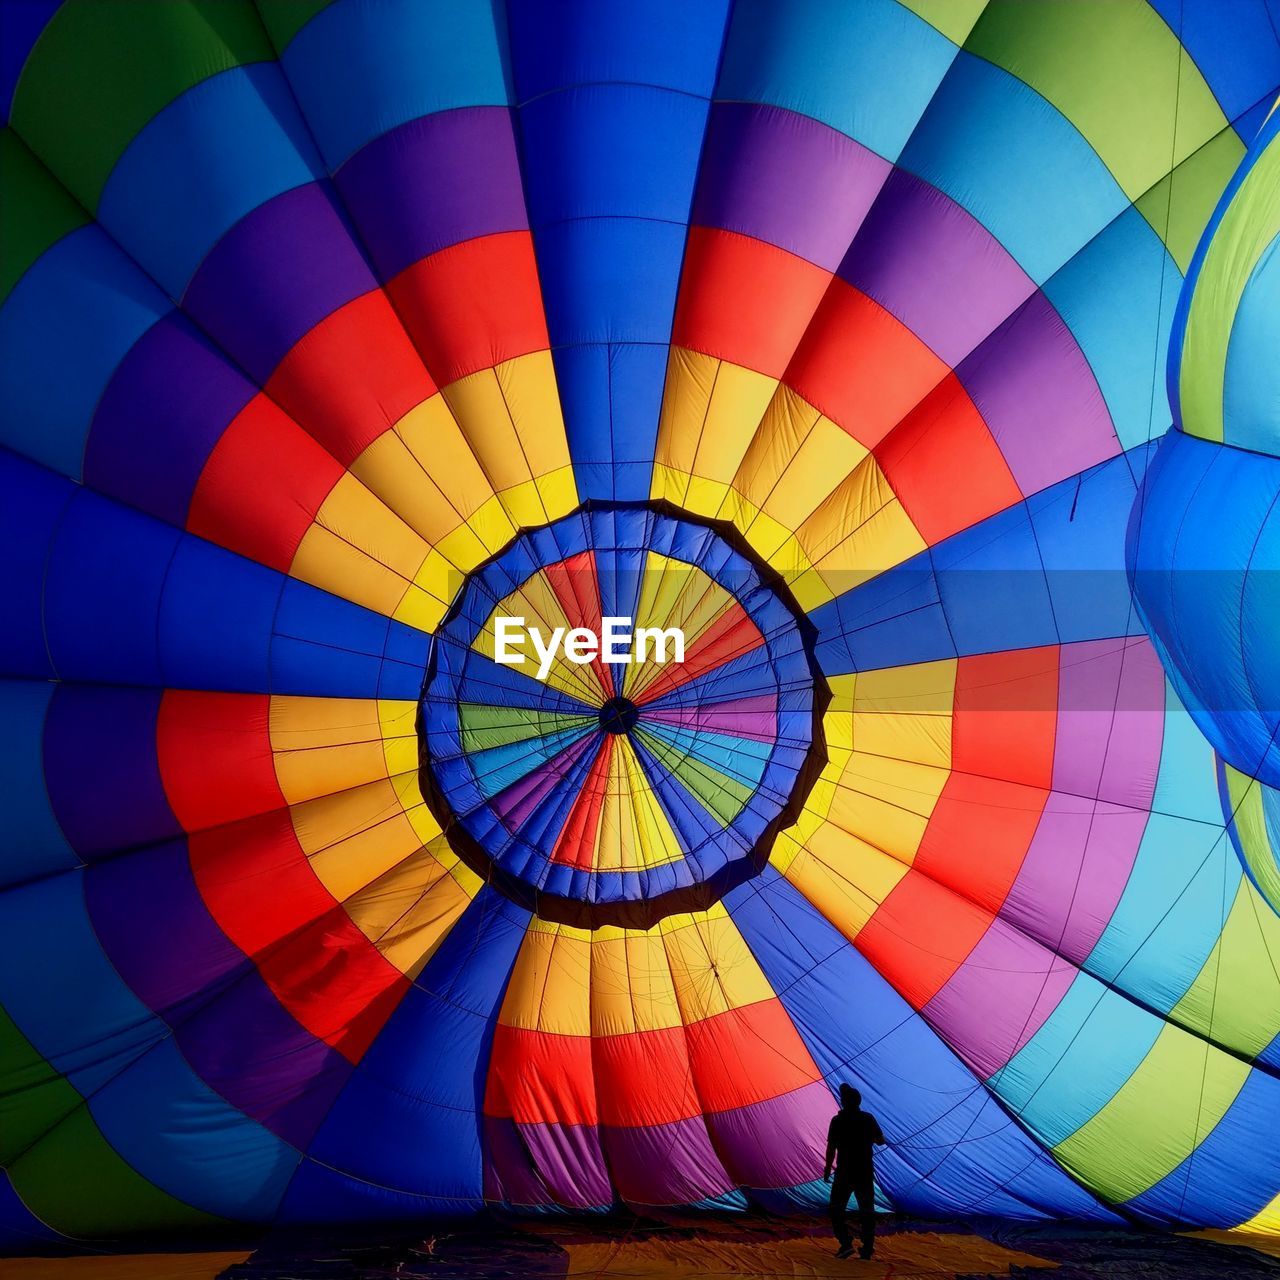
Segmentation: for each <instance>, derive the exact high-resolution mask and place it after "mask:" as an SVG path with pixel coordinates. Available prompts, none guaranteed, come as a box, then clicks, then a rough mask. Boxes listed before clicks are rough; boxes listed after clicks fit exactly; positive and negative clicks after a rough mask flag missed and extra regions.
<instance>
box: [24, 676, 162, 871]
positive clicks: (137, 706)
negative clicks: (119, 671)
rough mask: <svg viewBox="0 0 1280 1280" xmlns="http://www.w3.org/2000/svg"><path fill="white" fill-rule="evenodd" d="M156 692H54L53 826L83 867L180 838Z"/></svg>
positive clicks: (49, 747)
mask: <svg viewBox="0 0 1280 1280" xmlns="http://www.w3.org/2000/svg"><path fill="white" fill-rule="evenodd" d="M160 696H161V695H160V692H159V691H158V690H152V689H118V688H110V687H106V686H99V685H68V684H64V685H59V686H58V688H57V690H56V692H55V693H54V695H53V698H52V700H51V701H50V703H49V710H48V713H47V715H46V718H45V729H44V776H45V784H46V786H47V787H48V790H49V801H50V804H51V806H52V808H53V812H54V815H55V816H56V818H57V819H58V825H59V826H60V827H61V828H62V830H63V833H64V834H65V835H66V837H67V841H68V843H69V844H70V845H71V847H72V848H73V849H74V850H75V851H76V852H77V853H78V854H79V855H80V856H81V857H82V858H85V859H93V858H99V857H104V856H106V855H109V854H111V853H115V852H116V851H118V850H120V849H128V848H130V847H132V846H134V845H139V844H151V843H154V842H156V841H159V840H169V839H172V838H173V837H174V836H177V835H180V834H181V833H182V826H181V824H180V823H179V822H178V820H177V818H176V817H174V815H173V811H172V810H171V809H170V808H169V802H168V800H167V799H166V797H165V793H164V786H163V784H162V783H161V780H160V766H159V764H158V762H157V760H156V716H157V714H158V713H159V710H160Z"/></svg>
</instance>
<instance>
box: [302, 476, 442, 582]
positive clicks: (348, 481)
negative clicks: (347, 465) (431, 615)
mask: <svg viewBox="0 0 1280 1280" xmlns="http://www.w3.org/2000/svg"><path fill="white" fill-rule="evenodd" d="M315 523H316V524H318V525H319V526H320V527H321V528H323V529H328V530H329V532H330V533H332V534H335V535H336V536H337V537H339V538H341V539H342V540H343V542H349V543H350V544H351V545H352V546H353V547H356V548H357V549H358V550H360V551H361V552H363V553H364V554H365V555H366V556H368V557H370V559H372V560H376V561H377V562H378V564H382V565H386V567H387V568H388V569H390V570H392V572H393V573H395V574H396V575H397V576H398V577H400V578H403V579H404V580H405V582H406V584H407V583H410V582H412V581H413V579H414V577H415V576H416V575H417V572H418V570H419V569H420V568H421V567H422V562H423V560H425V559H426V557H427V551H428V550H429V547H428V546H427V543H426V542H425V541H424V540H423V538H422V537H421V536H420V535H418V534H417V533H415V532H414V531H413V530H412V529H411V528H410V527H409V526H408V525H407V524H405V522H404V521H403V520H401V519H400V517H399V516H398V515H396V513H395V512H394V511H392V510H391V509H390V508H389V507H387V506H386V505H385V504H384V503H383V502H382V501H381V499H379V498H378V497H377V495H375V494H374V493H372V492H371V491H370V490H369V489H367V488H365V486H364V485H363V484H361V483H360V481H359V480H357V479H356V477H355V476H354V475H352V474H351V473H350V472H348V473H347V474H346V475H344V476H343V477H342V479H341V480H339V481H338V483H337V484H335V485H334V486H333V488H332V489H330V490H329V495H328V497H326V498H325V500H324V501H323V502H322V503H321V504H320V510H319V511H317V512H316V518H315Z"/></svg>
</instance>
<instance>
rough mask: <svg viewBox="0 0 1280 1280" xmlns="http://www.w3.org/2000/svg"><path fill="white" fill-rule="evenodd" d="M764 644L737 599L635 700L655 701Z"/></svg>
mask: <svg viewBox="0 0 1280 1280" xmlns="http://www.w3.org/2000/svg"><path fill="white" fill-rule="evenodd" d="M763 643H764V637H763V636H762V635H761V634H760V628H759V627H757V626H756V624H755V623H754V622H752V621H751V618H750V615H749V614H748V613H747V611H746V610H745V609H744V608H743V607H742V606H741V605H740V604H737V603H736V602H735V603H734V604H732V605H731V606H730V607H729V608H728V609H726V610H725V611H724V612H723V613H722V614H721V615H720V616H719V617H718V618H717V619H716V620H715V621H714V622H713V623H712V624H711V625H710V626H709V627H708V628H707V629H706V630H705V631H704V632H702V634H701V635H699V636H695V637H694V639H693V640H692V641H690V642H689V643H688V644H687V645H686V646H685V654H684V661H683V662H678V663H676V662H673V663H669V664H668V665H667V666H665V667H664V668H663V669H662V670H661V671H660V672H659V673H658V674H657V675H656V676H655V677H654V678H653V681H652V682H651V683H650V684H649V685H648V686H647V687H646V688H644V689H643V690H642V691H641V693H640V696H639V697H638V698H637V699H636V702H637V703H638V704H643V703H646V702H652V701H653V700H654V699H655V698H660V697H662V695H663V694H665V693H670V692H671V691H672V690H673V689H677V688H679V687H680V685H682V684H687V683H688V682H689V681H690V680H694V679H696V678H697V677H698V676H700V675H702V674H703V673H704V672H707V671H711V670H712V669H713V668H715V667H718V666H720V665H721V664H722V663H725V662H728V661H730V659H732V658H738V657H741V656H742V655H743V654H744V653H750V652H751V650H752V649H755V648H757V647H759V646H760V645H762V644H763ZM650 652H652V650H651V651H650ZM668 653H670V649H668Z"/></svg>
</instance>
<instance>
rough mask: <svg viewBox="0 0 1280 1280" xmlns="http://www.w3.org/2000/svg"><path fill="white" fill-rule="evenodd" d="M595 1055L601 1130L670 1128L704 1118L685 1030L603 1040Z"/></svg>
mask: <svg viewBox="0 0 1280 1280" xmlns="http://www.w3.org/2000/svg"><path fill="white" fill-rule="evenodd" d="M593 1050H594V1054H595V1070H596V1080H597V1084H598V1088H599V1093H600V1122H601V1123H602V1124H607V1125H614V1126H617V1127H620V1128H622V1127H634V1126H636V1125H655V1124H669V1123H671V1122H673V1121H676V1120H687V1119H689V1118H690V1117H692V1116H698V1115H701V1114H702V1103H701V1101H700V1100H699V1098H698V1091H697V1089H696V1088H695V1087H694V1078H693V1071H692V1069H691V1067H690V1065H689V1048H688V1044H687V1042H686V1039H685V1029H684V1028H683V1027H663V1028H660V1029H657V1030H654V1031H630V1032H627V1033H626V1034H624V1035H617V1036H598V1037H596V1039H595V1041H594V1042H593Z"/></svg>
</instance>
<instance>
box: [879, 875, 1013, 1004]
mask: <svg viewBox="0 0 1280 1280" xmlns="http://www.w3.org/2000/svg"><path fill="white" fill-rule="evenodd" d="M993 919H994V916H993V915H992V913H991V912H990V911H987V910H984V909H983V908H982V907H979V906H975V905H974V904H973V903H972V902H968V901H966V900H965V899H963V898H961V897H959V896H958V895H957V894H956V893H954V892H953V891H952V890H950V889H948V888H946V887H944V886H943V885H940V884H938V883H936V882H935V881H934V880H932V879H930V877H929V876H927V875H924V874H923V873H922V872H920V871H918V870H916V869H915V868H912V869H910V870H908V872H907V874H906V875H905V876H903V877H902V879H901V880H899V881H898V883H897V884H896V885H895V886H894V888H893V889H892V890H891V891H890V893H889V896H888V897H887V898H886V899H885V900H884V902H882V903H881V904H880V906H879V908H878V909H877V910H876V913H875V914H874V915H873V916H872V917H871V919H870V920H868V921H867V923H866V924H865V925H863V927H862V929H861V931H860V932H859V933H858V936H857V939H856V942H855V945H856V946H857V948H858V950H859V951H861V952H862V954H863V955H864V956H866V957H867V959H868V960H870V961H871V963H872V964H873V965H875V967H876V968H877V969H879V970H880V972H881V973H882V974H883V975H884V976H885V978H886V979H888V981H889V982H891V983H892V984H893V986H894V988H895V990H897V991H898V993H899V994H900V995H901V996H902V997H903V998H904V999H905V1000H906V1001H907V1002H908V1003H909V1004H910V1005H911V1006H912V1008H914V1009H922V1008H924V1006H925V1005H926V1004H928V1003H929V1001H930V1000H931V999H933V997H934V996H935V995H937V993H938V992H939V991H940V990H941V989H942V987H943V986H944V985H945V984H946V982H947V980H948V979H949V978H950V977H951V975H952V974H953V973H955V971H956V970H957V969H958V968H959V967H960V966H961V964H963V963H964V961H965V960H966V959H967V958H968V956H969V953H970V952H971V951H972V950H973V948H974V947H975V946H977V944H978V942H979V940H980V939H981V938H982V935H983V934H984V933H986V931H987V929H988V928H989V927H990V925H991V921H992V920H993Z"/></svg>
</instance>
